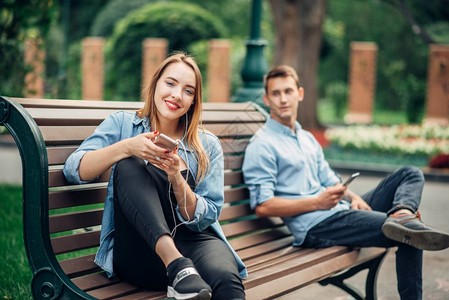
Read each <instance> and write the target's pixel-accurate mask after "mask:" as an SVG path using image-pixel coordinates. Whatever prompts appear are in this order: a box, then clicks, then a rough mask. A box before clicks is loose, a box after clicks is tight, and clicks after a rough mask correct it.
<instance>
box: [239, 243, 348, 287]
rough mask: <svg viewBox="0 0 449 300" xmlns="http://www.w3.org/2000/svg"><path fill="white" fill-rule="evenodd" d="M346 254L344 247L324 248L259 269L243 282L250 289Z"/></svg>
mask: <svg viewBox="0 0 449 300" xmlns="http://www.w3.org/2000/svg"><path fill="white" fill-rule="evenodd" d="M348 252H349V250H348V248H346V247H331V248H324V249H319V250H318V251H316V252H311V253H306V254H305V255H301V256H299V257H297V258H294V259H291V260H290V261H287V262H283V263H280V264H276V265H273V266H269V267H266V268H260V269H259V270H258V271H255V272H252V273H251V275H250V276H248V279H247V281H246V282H245V287H248V288H251V287H253V286H255V285H260V284H262V283H265V282H269V281H272V280H274V279H276V278H279V277H282V276H286V275H288V274H291V273H293V272H295V271H299V270H302V269H305V268H307V267H308V266H312V265H314V264H317V263H320V262H324V261H328V260H330V259H331V258H335V257H338V256H340V255H343V254H346V253H348ZM351 252H355V251H351ZM355 253H356V252H355Z"/></svg>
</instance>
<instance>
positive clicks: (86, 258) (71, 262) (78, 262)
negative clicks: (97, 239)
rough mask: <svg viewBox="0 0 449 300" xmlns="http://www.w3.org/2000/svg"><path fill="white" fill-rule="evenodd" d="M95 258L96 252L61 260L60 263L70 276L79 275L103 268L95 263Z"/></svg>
mask: <svg viewBox="0 0 449 300" xmlns="http://www.w3.org/2000/svg"><path fill="white" fill-rule="evenodd" d="M94 259H95V254H88V255H83V256H77V257H75V258H71V259H66V260H62V261H59V265H60V266H61V268H62V270H63V271H64V273H65V274H67V276H69V278H72V277H79V276H84V275H87V274H92V273H94V272H99V271H100V270H101V269H100V267H99V266H97V265H96V264H95V263H94Z"/></svg>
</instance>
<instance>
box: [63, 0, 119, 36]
mask: <svg viewBox="0 0 449 300" xmlns="http://www.w3.org/2000/svg"><path fill="white" fill-rule="evenodd" d="M66 1H69V3H70V20H69V21H70V26H69V34H68V35H69V36H68V38H69V40H70V42H76V41H78V40H80V39H82V38H84V37H86V36H88V35H89V31H90V28H91V26H92V23H93V21H94V20H95V18H96V16H97V14H98V13H99V12H100V11H101V10H102V8H103V7H104V6H105V5H106V4H107V3H108V2H110V1H111V0H95V1H92V0H62V1H61V2H66ZM62 16H63V15H62V14H61V17H62ZM61 21H63V20H61Z"/></svg>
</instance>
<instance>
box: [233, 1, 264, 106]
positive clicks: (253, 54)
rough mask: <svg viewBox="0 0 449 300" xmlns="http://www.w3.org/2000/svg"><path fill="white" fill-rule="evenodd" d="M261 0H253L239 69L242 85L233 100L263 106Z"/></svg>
mask: <svg viewBox="0 0 449 300" xmlns="http://www.w3.org/2000/svg"><path fill="white" fill-rule="evenodd" d="M261 16H262V0H253V2H252V18H251V36H250V39H249V40H248V41H246V56H245V60H244V62H243V67H242V71H241V75H242V80H243V87H241V88H240V89H239V90H238V91H237V94H235V95H234V97H233V99H232V101H233V102H247V101H252V102H255V103H257V104H259V105H261V106H262V107H263V106H264V104H263V100H262V95H263V93H264V89H263V76H264V74H265V73H266V72H267V63H266V61H265V57H264V53H263V48H264V46H265V45H266V44H267V41H265V40H263V39H261V38H260V22H261Z"/></svg>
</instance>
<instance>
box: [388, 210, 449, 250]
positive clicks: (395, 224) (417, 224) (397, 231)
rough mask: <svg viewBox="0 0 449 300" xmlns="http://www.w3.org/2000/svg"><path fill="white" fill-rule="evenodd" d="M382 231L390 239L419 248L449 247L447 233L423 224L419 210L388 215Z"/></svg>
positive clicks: (436, 248)
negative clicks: (411, 212) (414, 212)
mask: <svg viewBox="0 0 449 300" xmlns="http://www.w3.org/2000/svg"><path fill="white" fill-rule="evenodd" d="M382 232H383V233H384V234H385V236H386V237H387V238H389V239H391V240H394V241H398V242H401V243H404V244H407V245H410V246H413V247H415V248H418V249H421V250H442V249H446V248H448V247H449V234H447V233H444V232H441V231H438V230H436V229H434V228H431V227H430V226H428V225H426V224H424V223H423V222H422V221H421V216H420V214H419V212H416V214H414V215H407V214H402V215H399V216H394V215H390V217H388V218H387V219H386V220H385V223H384V224H383V226H382Z"/></svg>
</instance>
